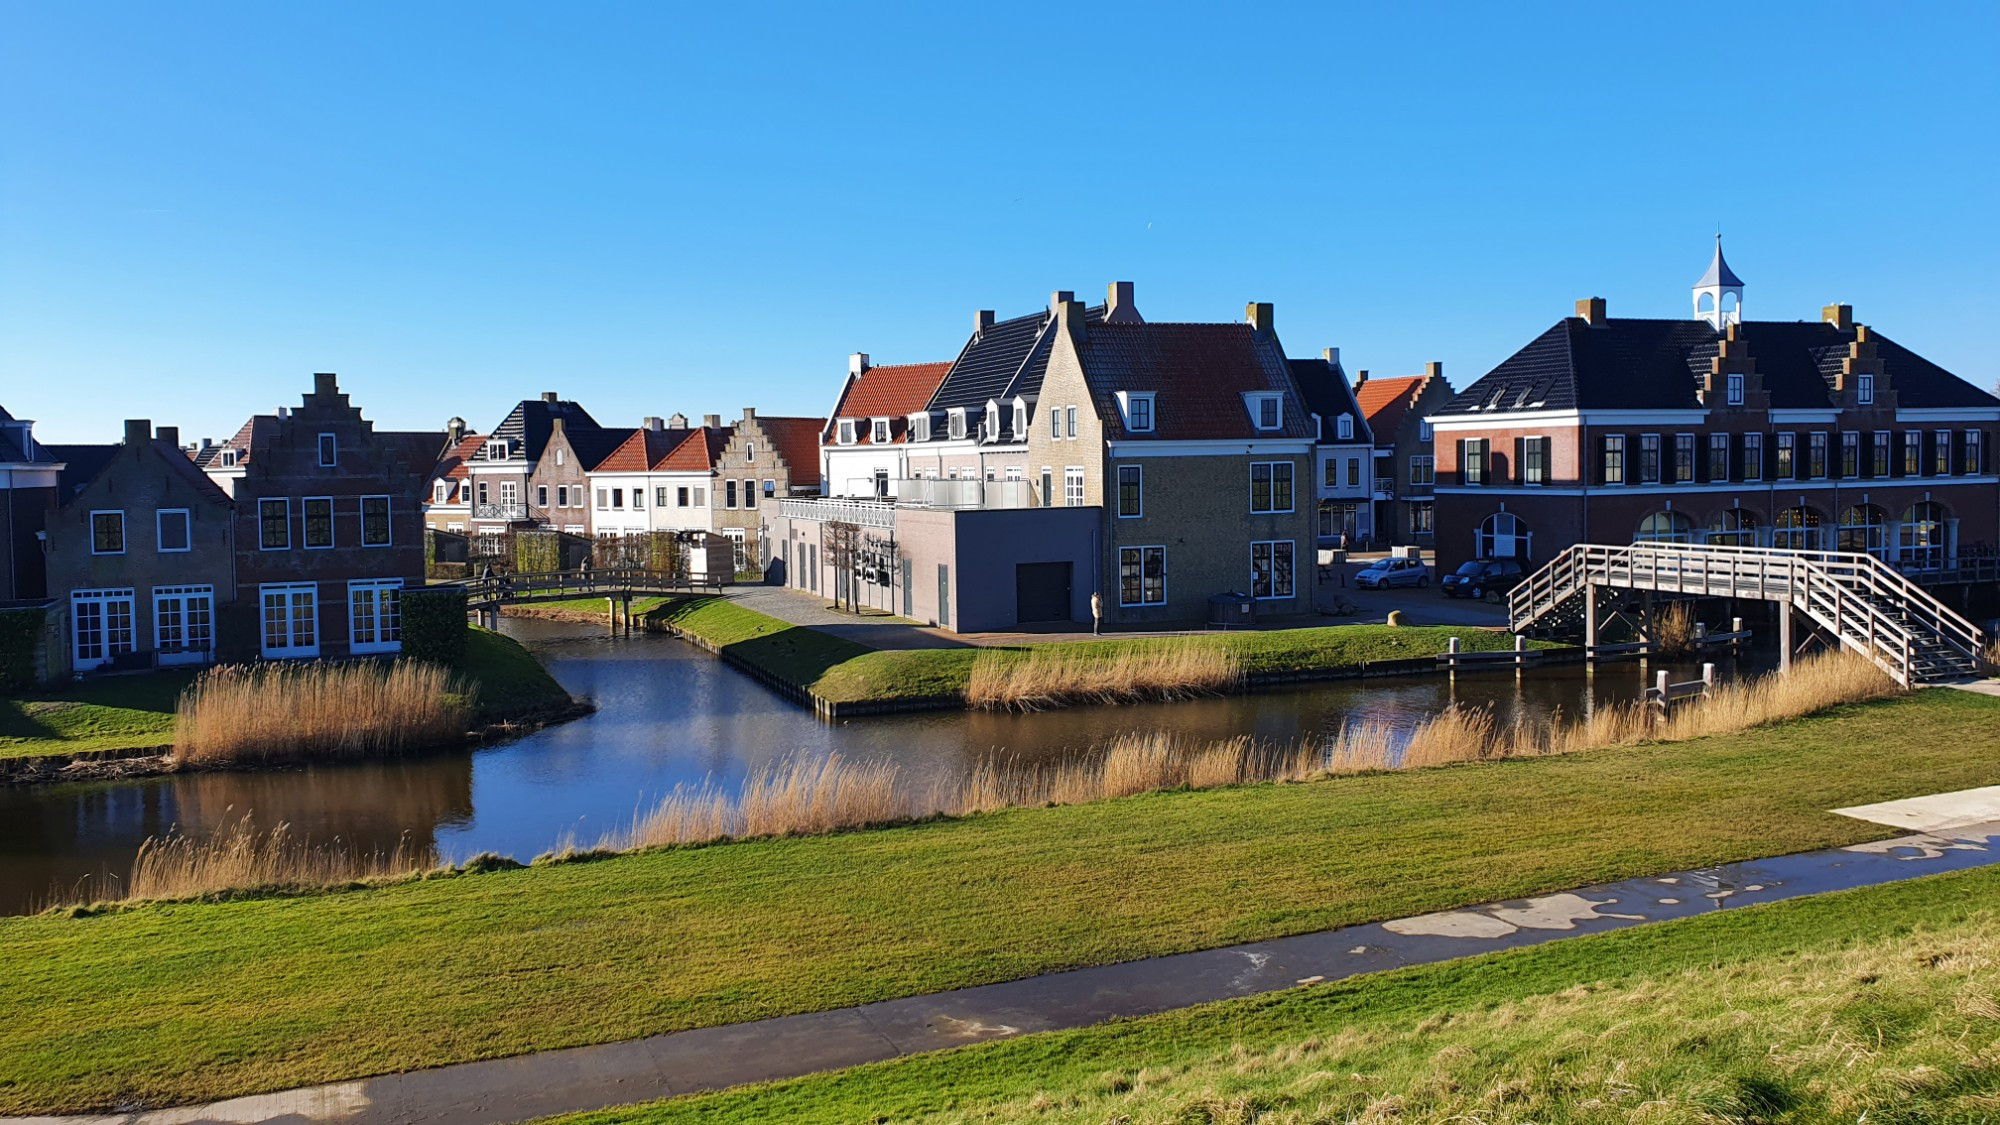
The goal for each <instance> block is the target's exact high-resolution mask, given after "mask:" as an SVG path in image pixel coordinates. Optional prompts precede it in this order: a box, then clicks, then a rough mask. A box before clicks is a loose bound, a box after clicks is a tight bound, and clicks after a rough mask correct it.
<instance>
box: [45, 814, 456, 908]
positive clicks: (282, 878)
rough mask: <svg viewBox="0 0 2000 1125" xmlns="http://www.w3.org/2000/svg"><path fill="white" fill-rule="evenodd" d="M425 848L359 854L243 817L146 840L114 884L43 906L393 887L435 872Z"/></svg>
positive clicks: (68, 893) (59, 896)
mask: <svg viewBox="0 0 2000 1125" xmlns="http://www.w3.org/2000/svg"><path fill="white" fill-rule="evenodd" d="M438 862H439V861H438V854H437V851H436V849H435V848H433V847H431V846H429V845H414V844H412V843H411V842H410V841H409V840H408V839H404V840H400V841H398V842H397V844H396V846H395V847H394V848H392V849H390V850H388V851H386V852H385V851H382V850H380V849H362V848H358V847H355V846H352V845H350V844H348V843H346V842H344V841H342V840H340V839H338V838H335V839H332V840H329V841H327V842H325V843H314V842H313V841H311V840H309V839H306V838H304V837H301V836H299V835H297V834H296V833H294V832H293V831H292V829H291V826H290V825H286V824H280V825H278V826H276V827H275V828H272V829H270V830H268V831H265V830H262V829H259V828H258V827H257V826H256V824H255V823H254V822H253V821H252V819H251V817H249V816H248V815H245V816H243V817H240V818H238V819H236V820H233V821H228V822H225V823H224V824H223V825H221V826H220V827H219V828H218V829H217V830H216V831H215V832H214V833H213V834H211V835H208V836H205V837H200V838H197V837H193V836H187V835H184V834H182V833H181V832H180V831H178V830H175V831H170V832H168V833H167V834H166V835H164V836H152V837H148V838H147V839H146V841H145V842H144V843H142V844H140V845H139V854H138V855H137V856H136V857H135V858H134V859H133V861H132V869H131V872H130V873H129V875H128V876H127V877H126V879H125V880H124V881H123V882H122V883H120V882H117V881H116V880H111V879H107V880H105V881H104V882H103V883H102V884H97V885H92V886H88V887H86V886H83V885H79V886H77V887H73V888H68V889H60V890H58V891H57V892H56V893H55V895H53V896H52V900H51V903H50V904H51V905H65V906H66V905H80V904H82V903H85V902H115V901H137V900H146V899H185V898H198V897H201V896H204V895H216V894H224V893H230V892H241V891H246V890H250V891H258V890H269V891H309V890H318V889H323V888H326V887H334V886H343V885H347V884H353V883H360V882H367V881H373V880H387V879H401V878H406V877H409V876H412V875H417V874H421V873H423V872H425V871H428V870H431V869H433V868H435V867H437V866H438Z"/></svg>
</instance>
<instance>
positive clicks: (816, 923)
mask: <svg viewBox="0 0 2000 1125" xmlns="http://www.w3.org/2000/svg"><path fill="white" fill-rule="evenodd" d="M1996 720H2000V702H1995V701H1993V700H1990V699H1986V698H1984V697H1980V696H1974V695H1970V694H1966V693H1960V692H1953V691H1930V692H1923V693H1920V694H1918V695H1915V696H1911V697H1908V698H1904V699H1900V700H1896V701H1891V702H1885V703H1879V704H1872V705H1866V706H1857V707H1849V708H1842V709H1839V710H1837V711H1835V712H1832V713H1829V714H1828V715H1825V716H1822V717H1819V718H1814V719H1808V720H1802V721H1798V722H1793V723H1789V724H1785V725H1782V726H1777V727H1771V728H1766V729H1762V730H1757V731H1752V732H1748V733H1745V734H1742V735H1736V736H1731V737H1727V738H1714V739H1704V740H1697V741H1692V742H1685V743H1677V744H1665V745H1656V746H1645V747H1637V748H1630V749H1620V750H1603V751H1596V752H1592V753H1585V754H1577V755H1572V756H1569V757H1563V758H1550V759H1539V760H1522V761H1512V762H1500V763H1491V764H1484V765H1476V766H1462V767H1451V768H1445V769H1436V770H1423V771H1413V772H1409V773H1384V774H1375V775H1369V776H1361V777H1350V778H1339V779H1330V780H1326V781H1320V782H1314V783H1310V784H1302V785H1258V786H1245V787H1240V788H1233V789H1219V790H1206V791H1199V792H1186V791H1183V792H1175V793H1161V794H1153V795H1148V796H1143V797H1134V798H1128V799H1124V800H1115V801H1104V802H1099V803H1097V804H1091V805H1079V806H1071V807H1057V808H1043V809H1027V810H1012V811H1007V812H1001V813H994V814H989V815H984V816H976V817H969V818H965V819H962V820H953V821H935V822H929V823H923V824H917V825H910V826H905V827H899V828H893V829H882V830H875V831H866V832H853V833H846V834H841V835H835V836H828V837H816V838H799V839H782V840H761V841H750V842H744V843H737V844H723V845H716V846H710V847H703V848H686V849H675V850H665V851H658V852H652V853H645V854H639V855H633V856H627V857H621V858H614V859H606V860H601V861H598V862H591V863H577V864H563V865H556V866H550V867H543V868H535V869H530V870H521V871H510V872H497V873H492V874H486V875H477V876H460V877H456V878H449V879H436V880H431V881H425V882H412V883H403V884H397V885H393V886H387V887H379V888H374V889H368V890H358V891H350V892H343V893H329V894H323V895H313V896H304V897H295V898H268V899H245V900H238V901H229V902H218V903H180V904H172V905H154V906H140V907H134V908H131V909H127V910H118V911H112V912H109V913H106V914H102V915H97V916H91V917H79V918H65V917H58V916H38V917H34V918H8V919H0V980H5V981H7V982H8V986H7V987H6V988H5V989H0V1113H8V1112H14V1113H18V1112H34V1111H46V1110H59V1109H82V1108H86V1107H94V1106H106V1105H111V1104H114V1103H118V1102H122V1101H125V1100H128V1099H143V1100H147V1101H185V1100H192V1099H197V1098H208V1097H219V1096H225V1095H233V1094H243V1093H249V1092H252V1091H256V1090H268V1089H274V1088H282V1087H288V1086H296V1085H303V1084H307V1083H312V1082H324V1081H332V1080H337V1079H343V1078H351V1077H358V1076H362V1075H367V1074H376V1073H383V1072H387V1071H392V1070H402V1069H408V1068H413V1067H422V1066H435V1065H438V1064H442V1063H448V1062H455V1061H461V1060H466V1059H474V1058H490V1057H496V1056H503V1055H511V1054H518V1053H521V1052H525V1051H530V1050H538V1049H544V1048H550V1047H562V1046H571V1045H576V1044H582V1043H593V1042H604V1041H608V1040H615V1039H625V1038H631V1037H634V1036H639V1035H645V1034H649V1033H654V1032H662V1031H670V1030H675V1029H679V1028H687V1027H695V1026H703V1025H710V1024H719V1023H731V1022H736V1021H741V1020H749V1019H756V1018H760V1017H764V1016H772V1015H779V1014H783V1013H787V1012H798V1011H810V1010H819V1009H825V1008H832V1007H838V1006H841V1005H846V1004H854V1003H860V1002H865V1001H870V1000H880V999H886V998H890V997H896V996H905V995H911V994H915V993H920V992H932V991H938V990H942V989H947V988H954V987H960V986H965V985H972V984H980V983H986V982H991V981H999V980H1008V979H1013V978H1017V977H1023V976H1028V975H1032V974H1035V973H1039V972H1046V971H1049V970H1054V969H1063V968H1071V967H1075V966H1080V965H1092V964H1104V963H1108V962H1113V961H1122V960H1129V959H1133V958H1138V957H1145V956H1151V955H1155V954H1162V953H1171V952H1178V951H1182V950H1190V949H1202V948H1210V947H1214V946H1218V945H1225V944H1229V943H1233V942H1241V941H1249V940H1254V939H1257V938H1265V937H1273V936H1278V935H1282V934H1291V933H1300V932H1305V931H1311V930H1319V929H1326V928H1329V927H1334V926H1340V925H1346V924H1349V923H1355V922H1362V921H1368V920H1373V919H1382V918H1390V917H1397V916H1401V915H1407V914H1418V913H1423V912H1426V911H1431V910H1438V909H1442V908H1445V907H1449V906H1455V905H1464V904H1468V903H1474V902H1481V901H1487V900H1492V899H1501V898H1512V897H1519V896H1525V895H1531V894H1537V893H1542V892H1546V891H1551V890H1558V889H1563V888H1567V887H1573V886H1579V885H1584V884H1588V883H1593V882H1599V881H1606V880H1612V879H1618V878H1625V877H1630V876H1633V875H1639V874H1645V873H1649V872H1661V871H1670V870H1677V869H1681V868H1688V867H1698V866H1701V865H1704V864H1709V863H1716V862H1724V861H1728V860H1736V859H1747V858H1754V857H1757V856H1762V855H1768V854H1773V853H1779V852H1786V851H1795V850H1801V849H1806V848H1815V847H1827V846H1832V845H1836V844H1844V843H1852V842H1856V841H1859V840H1863V839H1870V838H1879V837H1881V836H1884V835H1887V834H1888V833H1887V832H1885V831H1884V830H1882V829H1880V828H1878V827H1875V826H1872V825H1868V824H1863V823H1860V822H1857V821H1852V820H1848V819H1846V818H1843V817H1837V816H1833V815H1830V814H1829V813H1827V812H1826V811H1825V810H1827V809H1831V808H1837V807H1842V806H1846V805H1851V804H1857V803H1862V802H1868V801H1877V800H1887V799H1891V798H1897V797H1908V796H1914V795H1917V794H1922V793H1930V792H1937V791H1940V790H1950V789H1961V788H1968V787H1972V786H1978V785H1989V784H1994V783H1996V782H2000V753H1996V752H2000V722H1996Z"/></svg>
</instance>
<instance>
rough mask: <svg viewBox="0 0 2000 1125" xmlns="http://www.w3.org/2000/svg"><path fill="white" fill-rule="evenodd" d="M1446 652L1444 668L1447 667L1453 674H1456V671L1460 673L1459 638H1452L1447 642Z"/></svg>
mask: <svg viewBox="0 0 2000 1125" xmlns="http://www.w3.org/2000/svg"><path fill="white" fill-rule="evenodd" d="M1444 652H1445V660H1444V666H1445V668H1446V669H1447V670H1449V671H1453V672H1456V671H1458V638H1457V637H1452V638H1451V639H1450V640H1447V641H1446V642H1445V645H1444Z"/></svg>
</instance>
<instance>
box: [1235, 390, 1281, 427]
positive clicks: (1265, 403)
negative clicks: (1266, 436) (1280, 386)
mask: <svg viewBox="0 0 2000 1125" xmlns="http://www.w3.org/2000/svg"><path fill="white" fill-rule="evenodd" d="M1243 408H1244V409H1245V410H1248V411H1249V412H1250V428H1251V429H1253V430H1256V431H1258V432H1259V433H1276V432H1277V431H1279V430H1282V429H1284V428H1285V396H1284V395H1282V394H1279V393H1277V392H1275V391H1245V392H1244V393H1243Z"/></svg>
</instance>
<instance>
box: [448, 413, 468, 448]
mask: <svg viewBox="0 0 2000 1125" xmlns="http://www.w3.org/2000/svg"><path fill="white" fill-rule="evenodd" d="M444 436H445V438H446V440H448V441H450V442H451V444H453V445H457V444H458V443H459V442H461V441H464V440H465V419H463V418H453V419H452V420H451V421H449V422H446V423H445V424H444Z"/></svg>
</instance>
